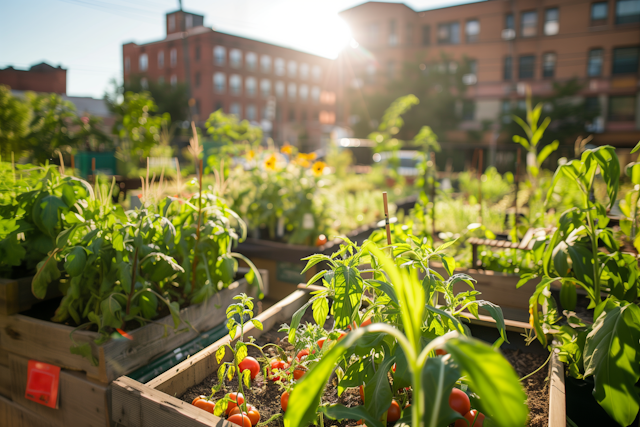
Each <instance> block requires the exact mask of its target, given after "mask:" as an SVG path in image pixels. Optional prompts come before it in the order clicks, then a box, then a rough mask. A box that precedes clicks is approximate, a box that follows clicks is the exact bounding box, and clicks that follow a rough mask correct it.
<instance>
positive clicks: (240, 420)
mask: <svg viewBox="0 0 640 427" xmlns="http://www.w3.org/2000/svg"><path fill="white" fill-rule="evenodd" d="M226 397H227V398H228V399H229V402H228V404H227V410H226V415H227V417H228V418H227V421H229V422H230V423H233V424H236V425H239V426H243V427H251V426H256V425H258V423H259V422H260V412H258V410H257V409H256V408H255V407H254V406H251V405H249V404H247V411H246V412H243V411H242V404H243V403H244V396H243V395H242V393H229V394H227V395H226ZM191 403H192V404H193V405H194V406H197V407H198V408H200V409H203V410H205V411H207V412H210V413H212V414H213V408H214V407H215V402H213V401H211V400H209V398H208V397H207V396H198V397H196V398H195V399H193V402H191Z"/></svg>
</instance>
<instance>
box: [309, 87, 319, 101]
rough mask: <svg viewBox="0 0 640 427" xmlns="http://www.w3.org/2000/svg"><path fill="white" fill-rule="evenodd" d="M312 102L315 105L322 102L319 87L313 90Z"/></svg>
mask: <svg viewBox="0 0 640 427" xmlns="http://www.w3.org/2000/svg"><path fill="white" fill-rule="evenodd" d="M311 100H312V101H313V102H314V103H315V104H317V103H318V102H320V88H319V87H318V86H314V87H312V88H311Z"/></svg>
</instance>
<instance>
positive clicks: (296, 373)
mask: <svg viewBox="0 0 640 427" xmlns="http://www.w3.org/2000/svg"><path fill="white" fill-rule="evenodd" d="M305 372H306V371H305V370H304V369H303V368H302V367H300V368H298V369H295V370H294V371H293V379H294V380H296V381H297V380H299V379H300V378H302V376H303V375H304V374H305Z"/></svg>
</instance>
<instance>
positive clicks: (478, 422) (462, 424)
mask: <svg viewBox="0 0 640 427" xmlns="http://www.w3.org/2000/svg"><path fill="white" fill-rule="evenodd" d="M449 406H450V407H451V409H453V410H454V411H456V412H457V413H459V414H460V415H462V416H463V417H464V420H456V424H455V427H482V424H483V423H484V414H483V413H481V412H478V411H476V410H475V409H471V401H470V400H469V396H467V393H465V392H464V391H462V390H460V389H459V388H454V389H453V390H451V394H450V395H449Z"/></svg>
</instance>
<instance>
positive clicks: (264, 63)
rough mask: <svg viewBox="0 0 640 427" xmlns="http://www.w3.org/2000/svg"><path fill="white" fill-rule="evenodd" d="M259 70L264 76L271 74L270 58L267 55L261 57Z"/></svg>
mask: <svg viewBox="0 0 640 427" xmlns="http://www.w3.org/2000/svg"><path fill="white" fill-rule="evenodd" d="M260 69H261V70H262V72H263V73H265V74H266V73H270V72H271V57H270V56H269V55H262V56H261V57H260Z"/></svg>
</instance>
